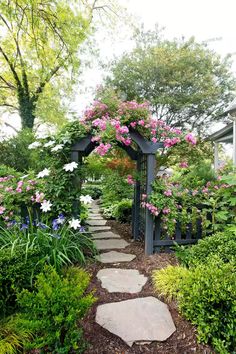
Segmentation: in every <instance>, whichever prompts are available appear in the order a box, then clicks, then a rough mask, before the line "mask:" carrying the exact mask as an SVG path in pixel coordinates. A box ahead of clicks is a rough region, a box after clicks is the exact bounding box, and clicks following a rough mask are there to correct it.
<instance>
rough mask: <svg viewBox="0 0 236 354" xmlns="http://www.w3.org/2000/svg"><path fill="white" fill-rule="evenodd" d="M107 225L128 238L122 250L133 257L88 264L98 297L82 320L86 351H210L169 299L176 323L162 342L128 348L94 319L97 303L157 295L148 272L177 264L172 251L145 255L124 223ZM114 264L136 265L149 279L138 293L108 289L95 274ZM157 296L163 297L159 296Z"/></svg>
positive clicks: (98, 353) (159, 353)
mask: <svg viewBox="0 0 236 354" xmlns="http://www.w3.org/2000/svg"><path fill="white" fill-rule="evenodd" d="M107 225H109V226H111V229H112V231H113V232H116V233H118V234H119V235H120V236H121V237H122V238H124V239H126V240H127V241H128V242H131V244H130V246H128V247H126V248H125V250H122V252H125V253H132V254H135V255H136V258H135V259H134V260H133V261H131V262H128V263H120V264H117V265H113V264H112V265H106V264H101V263H99V262H96V263H92V264H90V265H89V266H88V267H87V270H88V271H89V272H90V274H91V277H92V279H91V284H90V288H89V290H93V291H94V295H95V296H96V298H97V299H98V300H97V302H96V303H95V304H94V306H93V307H92V308H91V310H90V311H89V313H88V315H87V316H86V318H85V319H84V321H83V324H82V325H83V328H84V336H85V339H86V341H87V342H88V343H89V345H88V349H87V350H86V351H85V353H86V354H148V353H151V354H190V353H197V354H210V353H211V354H213V353H214V351H213V350H212V349H211V348H210V347H209V346H207V345H202V344H199V343H197V339H196V329H195V327H194V326H192V325H191V324H190V323H189V322H188V321H186V320H185V319H184V318H183V317H182V316H180V315H179V313H178V309H177V304H176V303H175V302H174V301H172V302H170V303H168V306H169V310H170V312H171V315H172V318H173V321H174V323H175V326H176V332H175V333H173V335H172V336H171V337H170V338H168V339H167V340H166V341H165V342H153V343H151V344H143V345H138V344H134V345H133V346H132V348H130V347H129V346H128V345H127V344H126V343H124V342H123V341H122V340H121V339H120V338H119V337H117V336H115V335H113V334H111V333H110V332H109V331H107V330H105V329H104V328H102V327H101V326H99V325H98V324H97V323H96V322H95V315H96V308H97V306H98V305H100V304H104V303H109V302H115V301H121V300H128V299H133V298H137V297H145V296H157V295H156V294H155V293H154V290H153V286H152V281H151V276H152V271H153V270H154V269H161V268H164V267H166V266H167V265H170V264H171V265H175V264H177V261H176V258H175V256H174V254H170V253H159V254H155V255H152V256H145V255H144V247H143V246H144V245H143V243H142V242H137V241H135V242H132V240H131V228H130V226H129V225H127V224H119V223H117V222H115V221H108V223H107ZM107 267H117V268H130V269H138V270H139V271H140V273H142V274H145V275H147V276H148V277H149V280H148V282H147V283H146V284H145V286H144V287H143V289H142V291H141V292H140V293H138V294H120V293H111V294H110V293H108V292H107V291H106V290H105V289H103V288H102V287H101V285H100V281H98V280H97V278H96V274H97V272H98V271H99V270H100V269H102V268H107ZM159 299H160V300H163V301H165V300H164V299H162V298H161V297H159Z"/></svg>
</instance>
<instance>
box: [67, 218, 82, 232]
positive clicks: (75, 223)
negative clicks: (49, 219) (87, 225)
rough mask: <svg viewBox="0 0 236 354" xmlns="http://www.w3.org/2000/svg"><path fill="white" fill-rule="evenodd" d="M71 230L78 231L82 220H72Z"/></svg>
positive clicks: (70, 222)
mask: <svg viewBox="0 0 236 354" xmlns="http://www.w3.org/2000/svg"><path fill="white" fill-rule="evenodd" d="M69 225H70V228H72V229H74V230H77V229H78V228H79V227H81V224H80V220H79V219H72V220H70V221H69Z"/></svg>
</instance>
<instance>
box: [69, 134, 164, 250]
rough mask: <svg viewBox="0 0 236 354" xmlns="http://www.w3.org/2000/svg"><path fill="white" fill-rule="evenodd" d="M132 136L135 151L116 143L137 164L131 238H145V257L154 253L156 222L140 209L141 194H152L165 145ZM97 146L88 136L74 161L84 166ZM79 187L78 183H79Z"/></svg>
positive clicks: (75, 149) (75, 152) (74, 148)
mask: <svg viewBox="0 0 236 354" xmlns="http://www.w3.org/2000/svg"><path fill="white" fill-rule="evenodd" d="M130 136H131V139H132V141H133V143H134V144H133V145H134V146H135V147H131V146H126V145H124V144H122V143H121V142H119V141H117V143H116V144H117V146H119V147H120V148H122V149H123V150H125V151H126V153H127V154H128V155H129V157H130V158H131V159H132V160H134V161H136V166H137V172H138V174H139V175H140V179H139V180H138V181H137V182H136V184H135V189H134V203H133V212H132V234H133V238H134V239H139V238H141V237H144V241H145V254H146V255H150V254H153V251H154V237H153V236H154V234H153V232H154V218H153V216H152V215H151V213H150V211H149V210H148V209H144V208H142V207H141V203H142V194H146V195H149V194H150V193H151V191H152V183H153V181H154V179H155V175H156V173H155V166H156V157H155V154H156V152H157V150H158V149H160V148H162V147H163V144H162V143H153V142H152V141H148V140H147V139H145V138H144V137H143V136H142V135H141V134H140V133H138V132H136V131H134V130H131V131H130ZM96 147H97V143H96V142H93V141H92V135H91V134H88V135H87V136H85V137H84V138H81V139H79V140H78V141H77V142H76V143H75V144H74V145H73V146H72V149H71V159H72V161H75V162H77V163H79V164H82V160H83V157H85V156H88V155H89V154H90V153H91V152H92V151H93V150H94V149H95V148H96ZM77 183H79V181H77ZM77 203H78V202H77V201H75V202H74V205H73V208H74V214H75V215H76V214H78V204H77Z"/></svg>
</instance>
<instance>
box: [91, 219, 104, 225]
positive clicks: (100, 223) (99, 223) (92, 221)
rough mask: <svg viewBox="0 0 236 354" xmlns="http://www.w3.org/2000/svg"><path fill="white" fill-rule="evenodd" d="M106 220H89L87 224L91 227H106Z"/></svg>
mask: <svg viewBox="0 0 236 354" xmlns="http://www.w3.org/2000/svg"><path fill="white" fill-rule="evenodd" d="M106 223H107V221H106V220H104V219H103V220H87V224H88V225H90V226H104V225H106Z"/></svg>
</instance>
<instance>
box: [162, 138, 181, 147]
mask: <svg viewBox="0 0 236 354" xmlns="http://www.w3.org/2000/svg"><path fill="white" fill-rule="evenodd" d="M178 143H180V138H176V137H175V138H167V139H165V141H164V146H165V147H166V148H169V147H171V146H174V145H176V144H178Z"/></svg>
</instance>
